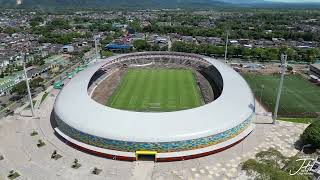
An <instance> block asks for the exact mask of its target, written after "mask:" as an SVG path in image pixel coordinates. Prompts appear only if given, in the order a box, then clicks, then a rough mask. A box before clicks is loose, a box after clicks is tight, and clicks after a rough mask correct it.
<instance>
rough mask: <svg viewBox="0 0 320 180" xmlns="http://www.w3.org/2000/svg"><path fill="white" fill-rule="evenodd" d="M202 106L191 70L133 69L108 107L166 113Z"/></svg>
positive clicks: (122, 80)
mask: <svg viewBox="0 0 320 180" xmlns="http://www.w3.org/2000/svg"><path fill="white" fill-rule="evenodd" d="M200 105H201V97H200V92H199V88H198V86H197V85H196V81H195V78H194V75H193V73H192V71H191V70H178V69H129V70H128V72H127V73H126V74H125V75H124V76H123V77H122V79H121V82H120V84H119V86H118V87H117V89H116V90H115V92H114V93H113V94H112V96H111V97H110V98H109V100H108V102H107V106H109V107H113V108H117V109H123V110H132V111H147V112H165V111H176V110H183V109H189V108H194V107H198V106H200Z"/></svg>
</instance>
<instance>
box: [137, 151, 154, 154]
mask: <svg viewBox="0 0 320 180" xmlns="http://www.w3.org/2000/svg"><path fill="white" fill-rule="evenodd" d="M156 154H157V151H136V155H156Z"/></svg>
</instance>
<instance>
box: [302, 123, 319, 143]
mask: <svg viewBox="0 0 320 180" xmlns="http://www.w3.org/2000/svg"><path fill="white" fill-rule="evenodd" d="M301 140H302V141H303V142H304V144H312V146H313V147H315V148H320V119H317V120H315V121H314V122H312V123H311V124H310V125H309V126H308V127H307V128H306V129H305V130H304V132H303V134H302V135H301Z"/></svg>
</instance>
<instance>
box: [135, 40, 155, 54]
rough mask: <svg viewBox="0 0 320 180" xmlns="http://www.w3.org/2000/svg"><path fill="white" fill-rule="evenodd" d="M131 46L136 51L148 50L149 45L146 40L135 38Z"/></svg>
mask: <svg viewBox="0 0 320 180" xmlns="http://www.w3.org/2000/svg"><path fill="white" fill-rule="evenodd" d="M133 47H134V48H135V49H136V50H137V51H148V50H150V48H151V46H150V44H149V43H148V42H147V41H146V40H140V39H139V40H135V41H133Z"/></svg>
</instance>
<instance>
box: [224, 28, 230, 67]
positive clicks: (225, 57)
mask: <svg viewBox="0 0 320 180" xmlns="http://www.w3.org/2000/svg"><path fill="white" fill-rule="evenodd" d="M228 43H229V32H228V31H227V40H226V48H225V51H224V62H225V63H227V56H228Z"/></svg>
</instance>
